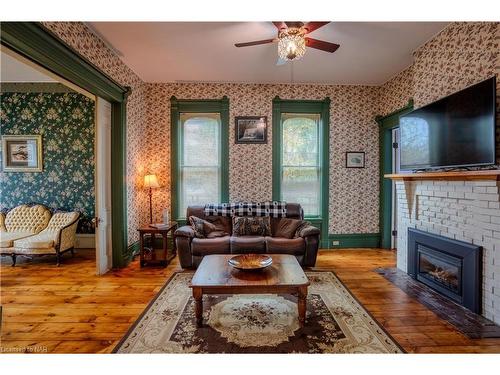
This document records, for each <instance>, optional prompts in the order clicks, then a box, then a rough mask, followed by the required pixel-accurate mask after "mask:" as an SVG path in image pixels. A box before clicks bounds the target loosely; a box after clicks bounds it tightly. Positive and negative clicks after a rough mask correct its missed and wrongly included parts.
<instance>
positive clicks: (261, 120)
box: [234, 116, 267, 144]
mask: <svg viewBox="0 0 500 375" xmlns="http://www.w3.org/2000/svg"><path fill="white" fill-rule="evenodd" d="M234 143H243V144H245V143H247V144H250V143H263V144H265V143H267V117H266V116H238V117H236V118H235V134H234Z"/></svg>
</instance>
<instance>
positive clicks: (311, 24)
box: [304, 21, 330, 34]
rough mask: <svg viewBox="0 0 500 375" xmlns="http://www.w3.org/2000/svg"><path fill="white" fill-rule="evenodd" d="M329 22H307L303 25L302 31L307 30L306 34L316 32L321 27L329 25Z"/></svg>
mask: <svg viewBox="0 0 500 375" xmlns="http://www.w3.org/2000/svg"><path fill="white" fill-rule="evenodd" d="M329 23H330V21H327V22H308V23H306V24H305V25H304V29H306V30H307V33H308V34H309V33H312V32H313V31H314V30H318V29H319V28H320V27H323V26H325V25H327V24H329Z"/></svg>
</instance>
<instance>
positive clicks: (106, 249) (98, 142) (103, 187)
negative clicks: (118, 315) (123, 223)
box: [94, 97, 113, 275]
mask: <svg viewBox="0 0 500 375" xmlns="http://www.w3.org/2000/svg"><path fill="white" fill-rule="evenodd" d="M95 103H96V104H95V120H96V121H95V122H96V124H95V125H96V126H95V135H96V136H95V179H94V180H95V192H96V194H95V212H96V219H95V223H96V224H95V245H96V246H95V249H96V274H97V275H104V274H105V273H106V272H108V271H109V270H110V269H111V268H112V264H113V253H112V249H113V242H112V238H111V230H112V225H111V214H112V212H113V211H112V210H111V185H112V183H111V173H110V172H111V150H110V147H109V145H110V144H111V125H112V121H111V103H110V102H108V101H107V100H104V99H103V98H101V97H96V100H95Z"/></svg>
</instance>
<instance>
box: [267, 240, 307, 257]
mask: <svg viewBox="0 0 500 375" xmlns="http://www.w3.org/2000/svg"><path fill="white" fill-rule="evenodd" d="M265 241H266V251H267V253H268V254H290V255H303V254H304V252H305V248H306V245H305V242H304V239H303V238H301V237H299V238H291V239H289V238H279V237H266V238H265Z"/></svg>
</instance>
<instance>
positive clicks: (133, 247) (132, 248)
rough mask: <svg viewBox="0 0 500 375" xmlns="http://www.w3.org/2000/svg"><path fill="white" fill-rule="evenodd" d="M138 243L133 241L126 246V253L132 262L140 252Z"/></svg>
mask: <svg viewBox="0 0 500 375" xmlns="http://www.w3.org/2000/svg"><path fill="white" fill-rule="evenodd" d="M140 249H141V248H140V246H139V241H135V242H133V243H132V244H130V245H129V246H128V249H127V253H128V254H130V258H131V260H132V258H133V257H135V256H136V255H137V254H139V251H140Z"/></svg>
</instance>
